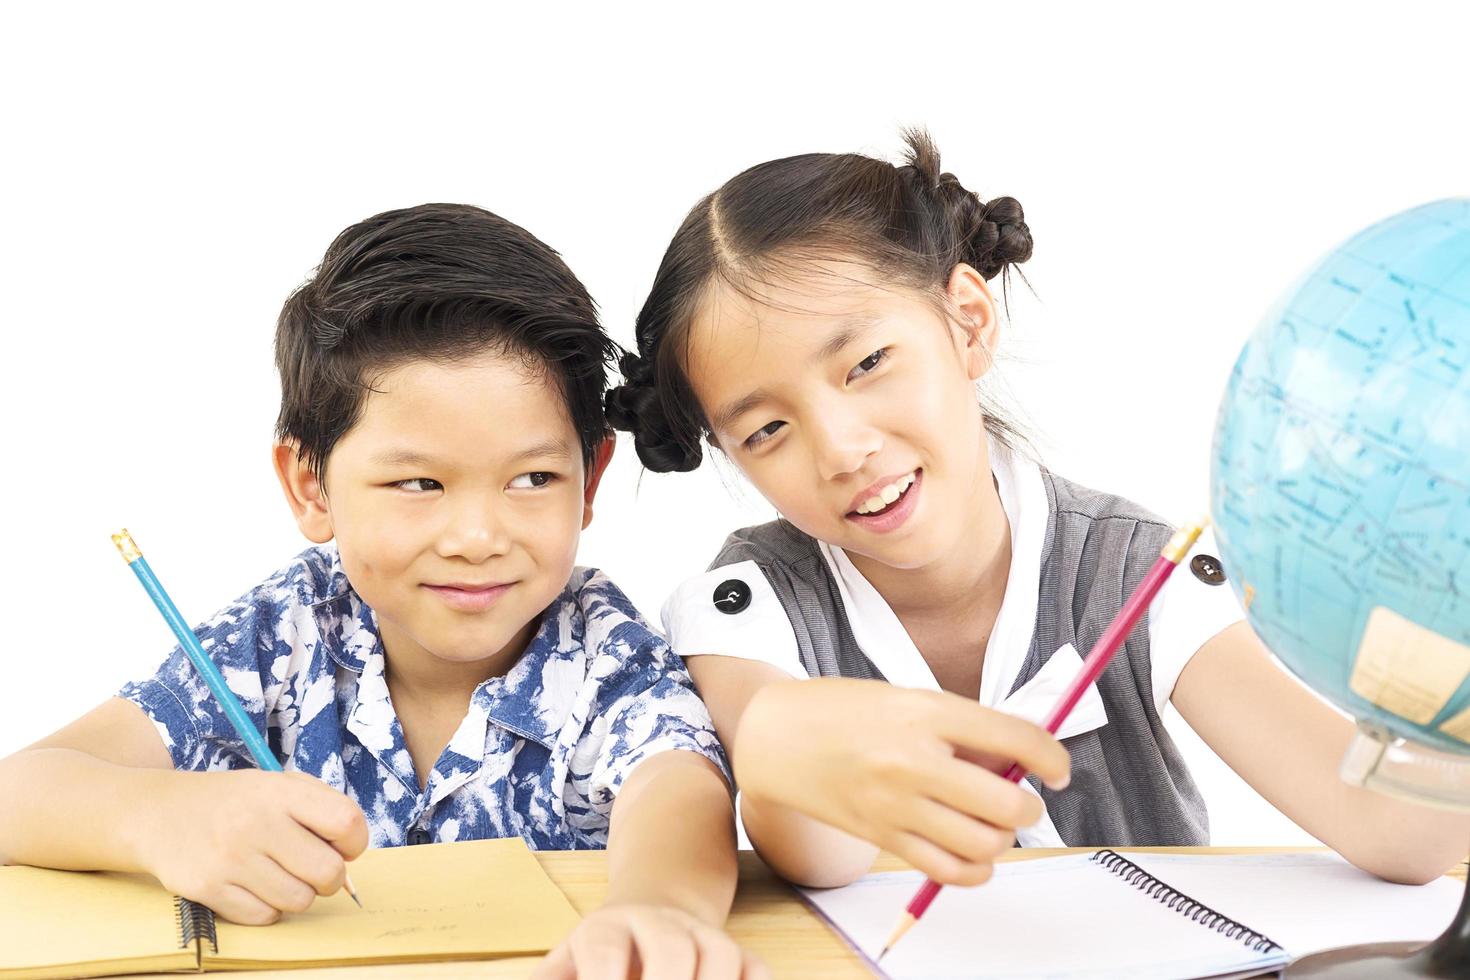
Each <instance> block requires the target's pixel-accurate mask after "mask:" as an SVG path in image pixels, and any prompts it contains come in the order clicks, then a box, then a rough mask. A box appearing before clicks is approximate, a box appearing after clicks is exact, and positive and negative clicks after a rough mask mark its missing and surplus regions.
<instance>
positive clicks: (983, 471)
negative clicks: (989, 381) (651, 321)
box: [686, 262, 997, 568]
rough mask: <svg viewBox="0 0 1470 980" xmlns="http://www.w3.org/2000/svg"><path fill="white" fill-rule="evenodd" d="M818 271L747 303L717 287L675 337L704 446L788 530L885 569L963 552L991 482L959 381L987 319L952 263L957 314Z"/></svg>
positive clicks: (969, 372)
mask: <svg viewBox="0 0 1470 980" xmlns="http://www.w3.org/2000/svg"><path fill="white" fill-rule="evenodd" d="M876 279H877V277H876V276H875V275H874V274H873V272H872V271H871V270H870V269H869V268H868V267H867V266H865V265H863V264H860V263H856V262H831V263H824V264H823V265H822V266H821V268H820V270H817V271H814V272H813V273H812V274H811V275H808V276H802V277H800V278H799V279H791V280H786V281H782V282H778V283H774V284H762V285H760V286H759V287H758V289H756V290H752V293H754V296H747V295H743V294H741V293H739V292H737V291H735V290H732V289H729V288H724V287H716V288H713V289H712V290H711V295H710V296H708V297H707V298H706V299H705V301H704V302H703V303H702V304H701V308H700V310H699V311H698V312H697V314H696V316H695V318H694V321H693V323H692V324H691V329H690V335H689V348H688V352H687V356H686V361H687V371H688V375H689V381H690V384H691V386H692V387H693V389H694V393H695V395H696V397H697V398H698V399H699V403H700V405H701V407H702V408H703V409H704V412H705V415H706V417H707V418H708V419H709V422H710V426H711V429H712V432H713V440H714V441H715V442H716V444H717V445H718V446H719V448H720V449H721V450H722V451H723V452H724V453H725V454H726V455H727V456H729V457H730V459H732V460H734V461H735V463H736V465H737V466H739V467H740V469H741V471H742V472H744V474H745V475H746V476H747V477H748V478H749V479H750V481H751V482H752V483H754V484H755V485H756V487H757V488H758V489H759V490H760V492H761V493H762V494H763V495H764V496H765V497H766V499H767V500H769V501H770V502H771V503H772V504H774V505H775V507H776V509H777V510H779V511H780V512H781V514H782V516H784V517H785V518H786V519H787V520H789V521H791V523H793V524H795V525H796V526H797V527H798V528H800V529H801V530H802V531H805V532H806V533H807V534H809V535H811V536H813V537H815V538H819V539H821V540H823V541H826V542H828V543H830V544H834V545H837V546H839V547H841V548H843V549H844V550H847V551H849V552H856V553H858V554H861V555H865V556H867V557H869V558H871V559H873V560H875V561H878V562H881V563H883V564H885V565H889V566H892V567H894V568H920V567H923V566H925V565H927V564H929V563H930V562H933V561H935V560H937V559H939V558H941V557H943V556H945V555H948V554H951V553H952V552H953V550H954V549H955V548H956V547H957V546H963V545H962V538H963V537H964V533H965V530H966V528H967V522H968V520H969V519H970V518H971V517H973V515H974V514H975V513H976V501H977V500H978V499H979V498H978V497H977V494H978V493H979V491H980V490H981V489H982V488H986V487H987V486H988V485H989V482H990V463H989V457H988V454H987V452H986V447H985V438H984V418H983V416H982V414H981V411H980V406H979V403H978V400H977V399H976V395H975V389H974V381H975V379H977V378H979V377H980V375H982V374H983V373H984V372H985V370H986V369H987V368H988V367H989V365H990V363H991V356H990V355H991V351H992V349H993V347H994V343H995V339H996V333H997V318H996V316H995V310H994V307H993V306H992V304H991V302H990V295H989V293H988V292H987V290H986V288H985V283H984V280H983V279H982V278H981V277H980V276H979V274H978V273H976V272H975V271H974V270H973V269H971V268H970V267H968V266H964V265H961V266H958V267H957V268H956V269H955V272H954V274H953V276H952V277H951V279H950V282H949V284H948V289H947V293H948V299H949V301H950V303H951V305H952V307H953V309H954V311H955V314H956V316H953V317H952V316H946V315H945V314H943V313H941V311H940V310H939V309H938V308H937V305H936V304H935V303H934V301H933V299H932V298H931V297H929V296H926V295H923V294H920V293H918V292H916V291H913V290H909V289H902V288H880V287H879V286H876V285H873V283H874V282H875V281H876Z"/></svg>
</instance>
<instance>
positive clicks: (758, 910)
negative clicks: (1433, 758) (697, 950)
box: [156, 847, 1466, 980]
mask: <svg viewBox="0 0 1470 980" xmlns="http://www.w3.org/2000/svg"><path fill="white" fill-rule="evenodd" d="M1091 850H1093V848H1063V847H1058V848H1025V849H1022V848H1013V849H1012V850H1011V852H1010V853H1009V854H1007V855H1006V857H1005V860H1012V861H1024V860H1027V859H1028V858H1038V857H1054V856H1056V855H1059V854H1085V853H1088V852H1089V851H1091ZM1115 850H1118V851H1123V852H1128V851H1141V852H1152V853H1157V854H1281V853H1292V852H1300V851H1303V850H1306V848H1300V847H1141V848H1126V847H1119V848H1115ZM536 859H537V860H538V861H540V862H541V866H542V867H543V868H545V869H546V873H547V874H548V875H550V876H551V880H552V881H554V882H556V884H557V886H558V887H560V888H561V890H562V891H563V892H565V893H566V896H567V898H568V899H569V900H570V901H571V903H572V906H573V907H574V908H576V910H577V911H578V912H581V913H582V914H584V915H585V914H586V913H588V912H591V911H592V910H593V909H595V908H597V906H598V905H599V904H601V902H602V899H603V896H604V895H605V894H606V892H607V855H606V852H603V851H541V852H538V853H537V854H536ZM906 867H907V865H905V864H904V863H903V862H901V861H899V860H898V859H897V858H893V857H889V856H887V855H884V856H883V857H881V858H879V860H878V864H877V866H876V867H875V868H874V870H877V871H901V870H903V869H905V868H906ZM1465 871H1466V868H1465V865H1464V864H1461V865H1459V866H1458V867H1457V868H1456V869H1455V870H1454V871H1452V872H1451V873H1450V874H1451V877H1454V878H1458V879H1459V880H1461V881H1464V880H1465ZM898 912H899V910H898V909H895V910H894V916H895V918H896V917H897V915H898ZM726 928H727V929H728V930H729V931H730V934H731V935H732V936H734V937H735V939H736V941H737V942H739V943H740V945H742V946H744V947H745V948H746V949H749V950H751V951H752V952H754V953H756V954H758V955H759V956H760V957H762V958H763V959H764V960H765V961H766V963H767V964H768V965H769V966H770V967H771V970H772V972H773V973H774V974H775V975H776V977H778V978H785V977H800V978H803V980H805V978H808V977H810V978H820V980H826V978H848V977H851V978H863V977H868V978H870V977H872V974H871V973H870V972H869V971H868V969H867V968H866V967H865V966H863V965H862V964H861V963H860V962H859V961H858V960H857V958H856V957H855V956H854V955H853V954H852V953H851V952H849V951H848V949H847V947H846V946H845V945H843V943H842V941H841V940H840V939H838V938H837V936H836V934H835V933H833V932H832V931H831V930H830V929H828V928H827V926H826V925H825V924H824V923H823V922H822V921H821V920H819V919H818V918H817V917H816V916H814V915H813V914H812V913H811V912H810V911H808V910H807V907H806V906H805V905H804V904H802V902H801V901H800V900H799V899H798V898H796V896H795V895H794V894H793V893H792V891H791V889H790V888H789V887H787V886H786V885H785V884H783V883H781V882H780V881H779V880H777V878H776V877H775V876H774V875H772V874H771V872H770V871H769V870H768V869H767V868H766V866H765V865H764V864H762V863H761V861H760V859H759V858H757V857H756V856H755V855H754V854H753V853H751V852H749V851H743V852H741V854H740V889H739V891H738V892H737V893H736V896H735V907H734V909H732V910H731V913H730V920H729V922H728V923H727V924H726ZM536 962H537V961H536V960H535V959H531V958H525V957H518V958H515V959H506V960H488V961H484V962H476V963H412V964H405V965H403V966H374V967H330V968H326V969H320V970H261V971H251V973H250V977H252V978H255V977H259V978H263V980H264V978H287V977H290V978H293V980H342V978H347V977H353V978H357V977H362V978H374V980H377V978H386V977H428V978H458V977H476V978H480V977H525V976H527V975H529V974H530V972H531V970H532V969H533V968H534V967H535V965H536ZM156 976H159V977H163V978H174V980H176V978H177V976H178V974H156Z"/></svg>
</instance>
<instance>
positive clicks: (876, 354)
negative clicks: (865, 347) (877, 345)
mask: <svg viewBox="0 0 1470 980" xmlns="http://www.w3.org/2000/svg"><path fill="white" fill-rule="evenodd" d="M887 356H888V351H887V350H886V349H884V350H875V351H873V353H871V354H869V355H868V356H867V357H865V358H863V359H862V360H861V361H859V362H858V366H857V367H855V368H853V369H852V370H851V371H849V372H847V380H848V381H852V380H853V379H855V378H861V377H862V376H863V375H865V374H869V373H871V372H872V371H873V369H874V368H876V367H877V366H878V365H879V364H881V363H883V360H884V358H886V357H887Z"/></svg>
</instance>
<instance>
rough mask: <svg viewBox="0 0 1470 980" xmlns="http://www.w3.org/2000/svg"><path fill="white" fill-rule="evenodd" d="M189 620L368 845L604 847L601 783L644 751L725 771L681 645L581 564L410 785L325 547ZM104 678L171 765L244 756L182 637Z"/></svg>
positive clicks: (367, 638) (607, 789)
mask: <svg viewBox="0 0 1470 980" xmlns="http://www.w3.org/2000/svg"><path fill="white" fill-rule="evenodd" d="M197 632H198V636H199V638H200V643H201V644H202V645H203V647H204V649H205V651H206V652H208V653H209V655H210V656H211V657H212V658H213V659H214V661H215V663H216V664H218V665H219V668H220V670H221V672H223V674H224V676H225V680H226V681H227V682H228V683H229V686H230V689H231V690H232V691H234V692H235V694H236V695H237V696H238V697H239V699H240V701H241V703H242V704H243V705H244V706H245V710H246V711H247V712H248V713H249V714H250V716H251V717H252V718H253V719H254V720H255V723H256V727H257V728H258V729H259V730H260V731H261V732H262V733H264V734H265V736H266V739H267V741H268V742H269V743H270V746H271V749H272V750H273V751H274V752H275V753H276V757H277V758H278V759H280V760H281V763H282V765H283V766H284V767H285V768H286V769H287V770H295V771H299V772H304V773H308V774H310V775H313V776H316V777H318V778H319V779H321V780H323V781H324V782H326V783H328V784H329V785H331V786H334V787H336V788H337V789H340V790H342V791H343V792H344V793H346V794H347V795H348V796H349V797H351V798H352V799H353V800H355V801H356V802H357V804H358V805H359V806H361V807H362V810H363V813H364V814H366V815H367V823H368V831H369V837H370V841H371V845H372V846H373V847H388V846H394V845H398V844H404V843H419V842H427V841H431V840H432V841H453V840H471V839H480V838H488V837H520V838H523V839H524V840H525V841H526V842H527V844H529V845H530V846H531V847H533V848H538V849H568V848H596V847H604V846H606V844H607V829H608V818H609V815H610V814H611V811H612V804H613V799H614V798H615V797H616V796H617V793H618V789H619V787H620V786H621V785H622V783H623V780H625V779H626V778H627V777H628V774H629V773H630V772H631V771H632V770H633V767H634V766H636V765H637V764H638V763H639V762H641V761H642V760H644V759H646V758H648V757H649V756H651V755H654V754H656V753H658V752H663V751H667V750H670V749H683V750H685V751H689V752H696V753H698V754H700V755H702V756H705V757H706V758H708V759H710V760H711V761H713V762H714V763H715V765H716V766H718V767H719V768H720V770H721V772H723V773H724V774H725V776H726V778H727V779H728V778H729V770H728V768H727V766H726V762H725V757H724V753H723V751H722V750H721V748H720V744H719V741H718V740H717V739H716V737H715V732H714V726H713V724H711V722H710V718H709V713H708V712H707V711H706V709H705V707H704V703H703V702H701V701H700V699H699V696H698V695H697V694H696V693H695V691H694V686H693V684H692V682H691V681H690V679H689V675H688V673H687V672H686V671H685V669H684V664H683V662H682V661H681V660H680V659H679V657H678V656H677V655H675V654H674V653H673V651H672V650H670V649H669V646H668V644H667V643H666V642H665V641H664V639H663V638H662V637H660V636H659V635H658V634H657V633H655V632H653V630H651V629H649V627H648V626H647V625H646V624H645V623H644V622H643V620H642V619H641V618H640V617H639V615H638V613H637V611H636V610H635V609H634V608H633V605H632V603H630V602H629V601H628V599H627V597H626V596H624V595H623V593H622V592H621V591H620V590H619V589H618V588H617V586H615V585H613V584H612V582H611V581H609V580H608V578H607V577H606V576H604V575H603V574H602V573H601V572H598V571H596V570H593V569H585V568H578V569H575V570H574V571H573V572H572V577H571V580H570V581H569V582H568V583H567V586H566V588H565V589H564V590H563V591H562V593H561V595H560V596H559V597H558V598H557V600H556V601H555V602H553V603H552V604H551V606H550V607H548V609H547V610H546V612H545V614H544V615H543V617H542V620H541V625H540V628H539V630H538V632H537V633H536V636H535V638H534V639H533V640H532V641H531V644H530V646H529V647H528V648H527V650H526V652H525V654H524V655H523V656H522V657H521V659H520V660H519V661H518V662H517V663H516V664H515V666H514V667H512V668H511V669H510V671H508V672H507V673H506V674H505V676H503V677H493V678H491V679H490V680H487V681H485V682H484V683H483V684H481V685H480V686H479V687H478V688H477V689H476V690H475V693H474V696H473V697H472V698H471V701H470V707H469V711H468V713H467V714H466V715H465V718H464V721H462V722H461V723H460V726H459V729H458V730H457V731H456V732H455V733H454V736H453V737H452V738H451V739H450V741H449V745H448V746H447V747H446V748H445V749H444V752H443V754H442V755H440V757H439V760H438V762H437V763H436V764H435V766H434V771H433V773H432V774H431V775H430V776H429V779H428V782H427V785H426V786H425V788H424V789H423V791H420V790H419V788H418V786H419V784H418V780H417V779H416V777H415V775H414V768H413V761H412V759H411V757H410V756H409V752H408V747H407V744H406V743H405V741H404V737H403V729H402V728H401V727H400V725H399V722H398V717H397V715H396V714H395V713H394V711H393V705H392V703H391V701H390V699H389V697H388V685H387V682H386V680H385V675H384V658H383V645H382V642H381V641H380V640H379V637H378V630H377V622H376V618H375V617H374V615H373V611H372V610H371V609H370V608H368V606H367V605H366V604H365V603H363V601H362V600H361V599H360V598H359V597H358V596H357V594H356V593H355V592H354V591H353V590H352V586H351V585H350V584H349V583H348V581H347V577H346V576H345V575H344V574H343V572H342V565H341V561H340V560H339V558H338V555H337V550H336V548H335V547H333V546H331V545H327V546H325V547H318V548H310V549H308V550H307V551H305V552H303V553H302V554H301V555H300V556H298V557H297V558H296V560H295V561H293V562H292V563H291V564H290V565H289V566H287V567H286V568H285V569H283V570H282V571H280V572H277V573H276V574H275V575H273V576H271V577H270V578H269V579H267V580H266V581H265V582H264V583H262V584H261V585H260V586H259V587H257V588H256V589H254V590H253V591H251V592H250V593H249V594H248V595H246V596H245V597H244V598H242V599H240V600H239V601H238V602H236V603H234V604H233V605H231V606H229V607H228V608H226V609H225V610H224V611H222V612H220V613H219V614H218V615H216V616H215V617H214V618H213V619H211V620H210V621H209V622H207V623H205V624H204V625H203V626H202V627H200V628H199V629H198V631H197ZM120 694H121V696H122V697H125V698H128V699H129V700H131V701H134V702H136V703H137V704H138V705H139V706H141V707H142V708H143V710H144V711H146V712H147V713H148V715H149V716H150V717H151V718H152V719H153V722H154V724H155V725H156V726H157V728H158V732H159V734H160V735H161V736H162V737H163V741H164V744H165V745H167V746H168V750H169V752H170V754H172V756H173V760H174V765H175V767H177V768H179V769H186V770H218V769H245V768H250V767H251V766H252V765H253V763H252V762H251V760H250V754H249V752H248V751H247V750H246V748H245V745H244V743H243V742H242V741H241V740H240V739H239V737H238V736H237V735H236V734H235V732H234V730H233V728H231V726H230V723H229V721H228V719H226V717H225V715H224V713H223V712H222V711H221V710H220V709H219V707H218V705H217V704H216V702H215V700H214V699H213V697H212V696H211V695H210V693H209V689H208V688H207V687H206V686H205V684H204V682H203V680H202V679H200V677H199V676H198V674H197V673H196V671H195V670H194V667H193V665H192V664H190V663H189V660H188V658H187V657H186V656H185V655H184V653H183V651H182V650H180V649H175V650H174V652H173V653H172V655H170V656H169V658H168V659H167V660H166V661H164V663H163V666H162V667H160V668H159V670H158V672H157V673H156V674H155V675H153V676H152V677H150V678H148V679H146V680H142V681H139V682H136V683H131V684H128V685H127V686H125V687H124V688H123V689H122V691H121V692H120Z"/></svg>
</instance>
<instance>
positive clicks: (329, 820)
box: [139, 769, 368, 925]
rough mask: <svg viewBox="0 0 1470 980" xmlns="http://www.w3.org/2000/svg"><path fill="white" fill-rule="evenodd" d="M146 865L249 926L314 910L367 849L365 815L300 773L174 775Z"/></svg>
mask: <svg viewBox="0 0 1470 980" xmlns="http://www.w3.org/2000/svg"><path fill="white" fill-rule="evenodd" d="M172 775H174V776H175V777H177V778H174V779H171V780H169V782H168V783H167V787H168V788H167V789H166V790H165V791H164V794H165V796H166V799H162V800H160V801H159V803H160V806H159V808H158V809H157V810H156V811H155V812H157V813H160V814H162V815H163V816H162V819H161V820H160V821H159V823H158V824H155V825H154V826H153V827H151V828H145V829H144V832H143V834H142V839H141V840H140V842H139V847H140V855H139V856H140V858H141V863H142V865H143V866H144V867H146V868H147V869H148V870H149V872H151V873H152V874H153V875H154V877H156V878H157V879H158V880H159V881H160V882H162V883H163V886H164V887H165V888H168V889H169V890H170V891H172V892H173V893H174V894H176V895H181V896H183V897H184V898H188V899H192V900H193V901H196V902H201V903H203V904H204V905H207V906H209V907H210V908H211V909H213V910H214V911H215V912H216V913H218V914H219V915H221V916H223V917H224V918H226V919H229V920H230V921H231V922H239V923H241V924H243V925H267V924H269V923H271V922H275V921H276V920H277V919H279V918H280V917H281V913H282V912H302V911H305V910H306V908H307V907H308V906H310V905H311V903H312V901H313V900H314V899H315V898H316V896H318V895H331V894H332V893H334V892H336V891H338V890H339V889H340V888H341V887H342V882H343V879H344V877H345V875H346V874H347V864H346V862H347V861H350V860H352V859H353V858H355V857H357V856H358V855H359V854H361V853H362V852H363V850H364V849H365V848H366V847H367V842H368V835H367V821H366V819H365V818H364V817H363V814H362V810H361V809H360V808H359V807H358V806H357V804H356V803H354V802H352V801H351V800H349V799H348V798H347V797H346V796H344V795H342V794H341V793H339V792H337V791H336V790H334V789H332V788H331V787H330V786H328V785H327V784H326V783H323V782H322V781H320V780H318V779H315V778H313V777H311V776H307V775H305V774H303V773H297V772H262V771H260V770H253V769H252V770H238V771H232V772H204V773H193V772H191V773H175V774H172Z"/></svg>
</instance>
